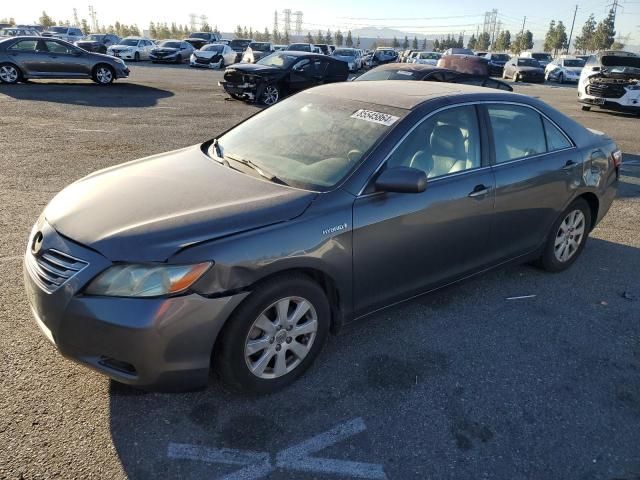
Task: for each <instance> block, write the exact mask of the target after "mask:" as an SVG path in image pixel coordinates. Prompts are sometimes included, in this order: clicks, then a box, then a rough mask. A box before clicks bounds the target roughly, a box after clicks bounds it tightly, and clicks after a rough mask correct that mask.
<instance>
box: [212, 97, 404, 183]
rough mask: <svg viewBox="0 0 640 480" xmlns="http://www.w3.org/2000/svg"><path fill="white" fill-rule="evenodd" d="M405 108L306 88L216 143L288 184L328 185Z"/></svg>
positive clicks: (353, 164) (360, 157)
mask: <svg viewBox="0 0 640 480" xmlns="http://www.w3.org/2000/svg"><path fill="white" fill-rule="evenodd" d="M406 114H407V110H403V109H398V108H394V107H387V106H380V105H375V104H368V103H363V102H356V101H352V100H348V99H343V98H331V97H328V96H325V95H317V94H314V93H312V92H302V93H299V94H297V95H295V96H293V97H290V98H288V99H286V100H284V101H282V102H279V103H277V104H276V105H274V106H272V107H269V108H268V109H266V110H264V111H262V112H260V113H259V114H257V115H255V116H253V117H251V118H250V119H248V120H247V121H245V122H244V123H241V124H240V125H238V126H237V127H235V128H233V129H232V130H230V131H229V132H227V133H226V134H224V135H223V136H222V137H220V138H219V139H218V144H219V146H220V149H221V150H222V154H223V156H224V157H225V158H228V159H229V161H230V164H231V166H234V162H233V159H234V158H235V159H245V160H251V161H252V162H253V163H254V164H256V165H257V166H258V167H261V168H263V169H264V170H266V171H268V172H270V173H271V174H273V175H275V176H277V177H278V178H279V179H281V180H283V181H284V182H286V183H287V184H289V185H292V186H295V187H299V188H304V189H310V190H320V191H325V190H329V189H330V188H331V187H333V186H334V185H336V184H337V183H338V182H340V181H341V180H342V179H343V178H344V177H345V176H346V175H347V174H348V173H349V172H351V171H352V170H353V169H354V168H356V167H357V166H358V165H359V164H360V163H361V161H362V160H364V157H365V155H366V153H367V151H368V150H370V149H371V147H373V146H374V145H375V144H376V142H378V141H379V140H380V139H381V138H382V137H383V136H385V135H386V134H387V133H388V132H389V131H390V130H391V129H392V128H393V127H395V126H396V125H397V124H398V123H399V122H400V121H401V119H402V118H403V117H404V116H405V115H406Z"/></svg>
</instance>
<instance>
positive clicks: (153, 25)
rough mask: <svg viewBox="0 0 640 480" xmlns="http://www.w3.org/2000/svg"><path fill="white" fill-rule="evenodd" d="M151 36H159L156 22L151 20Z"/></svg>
mask: <svg viewBox="0 0 640 480" xmlns="http://www.w3.org/2000/svg"><path fill="white" fill-rule="evenodd" d="M149 36H150V37H151V38H158V30H156V24H155V23H153V22H149Z"/></svg>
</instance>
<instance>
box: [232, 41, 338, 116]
mask: <svg viewBox="0 0 640 480" xmlns="http://www.w3.org/2000/svg"><path fill="white" fill-rule="evenodd" d="M348 77H349V67H348V66H347V64H346V63H345V62H342V61H340V60H336V59H335V58H332V57H328V56H326V55H321V54H316V53H307V52H292V51H288V50H287V51H282V52H275V53H273V54H271V55H269V56H268V57H265V58H263V59H261V60H259V61H258V62H257V63H253V64H252V63H241V64H236V65H232V66H231V67H228V68H227V69H226V70H225V72H224V81H222V82H220V85H221V86H222V87H224V89H225V90H226V92H227V93H229V95H231V96H232V97H233V98H236V99H238V100H249V101H252V102H260V103H263V104H264V105H273V104H274V103H276V102H277V101H278V100H280V99H281V98H282V97H284V96H286V95H289V94H291V93H295V92H299V91H300V90H305V89H307V88H309V87H314V86H316V85H321V84H323V83H333V82H344V81H345V80H347V78H348Z"/></svg>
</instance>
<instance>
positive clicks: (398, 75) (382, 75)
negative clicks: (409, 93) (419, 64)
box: [354, 69, 419, 82]
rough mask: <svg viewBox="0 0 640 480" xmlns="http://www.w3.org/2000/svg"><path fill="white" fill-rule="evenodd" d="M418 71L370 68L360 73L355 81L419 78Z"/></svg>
mask: <svg viewBox="0 0 640 480" xmlns="http://www.w3.org/2000/svg"><path fill="white" fill-rule="evenodd" d="M418 79H419V76H418V73H417V72H413V71H411V70H395V69H394V70H369V71H368V72H367V73H364V74H362V75H360V76H359V77H358V78H356V79H355V80H354V82H360V81H368V80H418Z"/></svg>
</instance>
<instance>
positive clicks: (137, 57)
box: [133, 52, 140, 62]
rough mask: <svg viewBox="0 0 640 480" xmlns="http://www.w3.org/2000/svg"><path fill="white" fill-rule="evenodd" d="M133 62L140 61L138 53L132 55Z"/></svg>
mask: <svg viewBox="0 0 640 480" xmlns="http://www.w3.org/2000/svg"><path fill="white" fill-rule="evenodd" d="M133 61H134V62H139V61H140V53H139V52H136V53H134V54H133Z"/></svg>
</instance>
